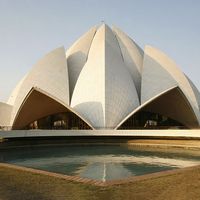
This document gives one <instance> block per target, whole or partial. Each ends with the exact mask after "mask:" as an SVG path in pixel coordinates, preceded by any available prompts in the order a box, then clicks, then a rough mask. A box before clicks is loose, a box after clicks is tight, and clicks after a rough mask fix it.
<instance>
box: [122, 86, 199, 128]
mask: <svg viewBox="0 0 200 200" xmlns="http://www.w3.org/2000/svg"><path fill="white" fill-rule="evenodd" d="M197 126H198V120H197V118H196V116H195V114H194V112H193V110H192V108H191V106H190V104H189V102H188V101H187V99H186V97H185V95H184V94H183V93H182V91H181V90H180V89H179V88H173V89H172V90H170V91H167V92H166V93H164V94H162V95H161V96H159V97H157V98H156V99H154V100H152V101H151V102H149V103H148V104H147V105H145V106H143V107H141V109H140V110H139V111H137V112H136V113H134V114H133V115H132V116H130V117H129V118H128V119H127V120H126V121H125V122H124V123H122V124H121V125H120V126H119V128H118V129H149V128H153V129H169V128H176V129H177V128H195V127H197Z"/></svg>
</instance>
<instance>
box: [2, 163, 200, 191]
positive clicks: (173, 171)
mask: <svg viewBox="0 0 200 200" xmlns="http://www.w3.org/2000/svg"><path fill="white" fill-rule="evenodd" d="M0 167H5V168H10V169H15V170H20V171H24V172H30V173H33V174H39V175H46V176H50V177H54V178H59V179H63V180H68V181H73V182H77V183H83V184H89V185H94V186H101V187H108V186H113V185H121V184H127V183H136V182H138V181H145V180H148V179H153V178H160V177H164V176H168V175H173V174H177V173H181V172H184V171H188V170H192V169H196V168H200V165H195V166H190V167H184V168H179V169H171V170H165V171H161V172H154V173H150V174H144V175H139V176H130V177H129V178H125V179H117V180H110V181H106V182H103V181H100V180H94V179H89V178H82V177H79V176H69V175H65V174H60V173H55V172H49V171H45V170H40V169H34V168H30V167H23V166H19V165H15V164H10V163H1V162H0Z"/></svg>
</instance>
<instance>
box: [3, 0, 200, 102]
mask: <svg viewBox="0 0 200 200" xmlns="http://www.w3.org/2000/svg"><path fill="white" fill-rule="evenodd" d="M102 20H104V21H105V23H107V24H108V25H109V26H112V25H115V26H117V27H119V28H120V29H121V30H123V31H124V32H125V33H127V34H128V35H129V36H130V37H131V38H132V39H134V40H135V41H136V42H137V43H138V44H139V45H140V46H141V47H142V48H144V46H145V45H147V44H149V45H152V46H154V47H156V48H159V49H160V50H162V51H164V52H165V53H166V54H167V55H168V56H170V57H171V58H172V59H173V60H174V61H175V62H176V63H177V64H178V66H179V67H180V68H181V69H182V71H183V72H185V73H186V74H187V75H188V76H189V77H190V78H191V79H192V81H193V82H194V84H195V85H196V86H197V88H198V89H200V1H199V0H0V74H1V78H0V101H6V100H7V98H8V97H9V95H10V93H11V91H12V90H13V89H14V87H15V85H16V84H17V83H18V81H19V80H20V79H21V78H22V77H23V76H24V75H25V74H26V73H27V72H28V71H30V69H31V67H32V66H33V65H34V64H35V63H36V62H37V61H38V60H39V59H40V58H41V57H43V56H44V55H45V54H46V53H48V52H49V51H51V50H53V49H55V48H57V47H59V46H63V45H64V47H65V48H68V47H70V45H71V44H73V42H74V41H75V40H76V39H78V38H79V37H80V36H81V35H82V34H84V33H85V32H86V31H88V29H89V28H91V27H92V26H95V25H98V24H100V23H101V21H102Z"/></svg>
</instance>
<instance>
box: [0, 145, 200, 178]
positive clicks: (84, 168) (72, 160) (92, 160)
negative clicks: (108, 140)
mask: <svg viewBox="0 0 200 200" xmlns="http://www.w3.org/2000/svg"><path fill="white" fill-rule="evenodd" d="M0 161H1V162H8V163H13V164H17V165H21V166H26V167H32V168H36V169H42V170H47V171H52V172H58V173H63V174H67V175H78V176H80V177H86V178H91V179H97V180H101V181H106V180H113V179H122V178H127V177H130V176H137V175H142V174H148V173H152V172H158V171H163V170H168V169H173V168H182V167H188V166H194V165H198V164H200V154H198V155H197V154H196V153H195V154H192V153H191V151H190V152H187V151H185V152H183V151H181V153H180V152H170V153H168V152H158V151H157V150H156V151H148V149H146V150H145V149H140V150H138V149H134V148H131V149H128V148H127V147H122V146H51V147H47V146H46V147H45V146H40V147H38V146H31V147H24V148H19V149H18V150H17V151H16V150H14V151H13V150H12V149H10V150H6V151H5V150H4V151H3V152H1V158H0Z"/></svg>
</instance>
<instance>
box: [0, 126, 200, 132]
mask: <svg viewBox="0 0 200 200" xmlns="http://www.w3.org/2000/svg"><path fill="white" fill-rule="evenodd" d="M194 128H195V129H199V127H194ZM109 129H110V130H113V129H114V128H113V127H111V128H109ZM153 129H155V130H157V129H162V130H164V129H188V128H186V127H184V126H149V127H141V126H135V127H119V129H117V130H153ZM10 130H89V129H84V128H79V127H71V128H63V127H51V128H36V129H21V127H16V126H14V127H12V126H0V131H10ZM97 130H98V129H97ZM106 130H107V129H106Z"/></svg>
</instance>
